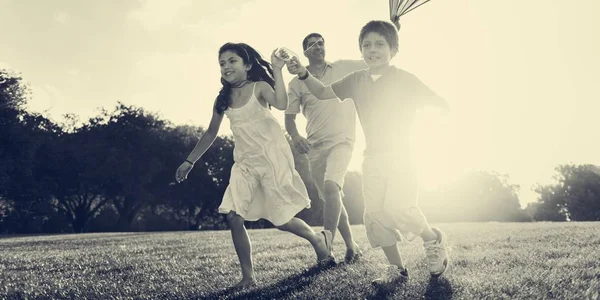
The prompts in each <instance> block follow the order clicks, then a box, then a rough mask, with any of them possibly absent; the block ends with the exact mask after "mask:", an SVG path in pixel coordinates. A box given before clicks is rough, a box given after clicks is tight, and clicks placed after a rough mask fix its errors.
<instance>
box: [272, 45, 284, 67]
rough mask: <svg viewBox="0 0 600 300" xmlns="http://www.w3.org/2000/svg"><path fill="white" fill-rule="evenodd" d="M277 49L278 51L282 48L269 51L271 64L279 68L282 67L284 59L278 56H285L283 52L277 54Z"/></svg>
mask: <svg viewBox="0 0 600 300" xmlns="http://www.w3.org/2000/svg"><path fill="white" fill-rule="evenodd" d="M277 50H279V51H280V52H281V51H282V50H280V48H277V49H275V50H273V53H271V65H273V66H274V67H276V68H278V69H280V70H281V69H282V68H283V65H285V60H283V59H282V58H279V57H283V58H285V57H284V56H282V55H283V53H280V54H279V56H278V54H277Z"/></svg>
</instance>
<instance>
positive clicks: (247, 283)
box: [231, 277, 256, 289]
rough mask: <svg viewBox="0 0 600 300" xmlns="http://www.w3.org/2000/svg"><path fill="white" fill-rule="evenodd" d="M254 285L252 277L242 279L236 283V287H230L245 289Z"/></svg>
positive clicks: (254, 281)
mask: <svg viewBox="0 0 600 300" xmlns="http://www.w3.org/2000/svg"><path fill="white" fill-rule="evenodd" d="M254 285H256V280H254V277H249V278H242V281H240V282H238V283H237V284H236V285H234V286H232V287H231V288H232V289H242V288H245V287H250V286H254Z"/></svg>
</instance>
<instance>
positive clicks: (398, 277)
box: [371, 265, 408, 288]
mask: <svg viewBox="0 0 600 300" xmlns="http://www.w3.org/2000/svg"><path fill="white" fill-rule="evenodd" d="M407 280H408V270H407V269H406V268H404V269H400V267H398V266H396V265H388V266H386V268H385V269H384V270H383V273H382V274H381V277H379V278H377V279H375V280H373V281H372V282H371V284H373V285H375V286H382V287H386V288H391V287H394V286H396V285H399V284H401V283H404V282H406V281H407Z"/></svg>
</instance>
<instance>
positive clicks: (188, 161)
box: [185, 158, 196, 166]
mask: <svg viewBox="0 0 600 300" xmlns="http://www.w3.org/2000/svg"><path fill="white" fill-rule="evenodd" d="M185 162H186V163H188V164H190V165H192V166H193V165H194V164H195V163H196V162H195V161H193V160H191V159H189V158H186V160H185Z"/></svg>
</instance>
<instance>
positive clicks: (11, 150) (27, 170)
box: [0, 70, 62, 233]
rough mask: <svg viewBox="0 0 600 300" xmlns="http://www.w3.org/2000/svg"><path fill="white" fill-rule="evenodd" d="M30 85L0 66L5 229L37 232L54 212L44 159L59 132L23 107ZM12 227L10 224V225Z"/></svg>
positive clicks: (0, 153) (1, 186)
mask: <svg viewBox="0 0 600 300" xmlns="http://www.w3.org/2000/svg"><path fill="white" fill-rule="evenodd" d="M28 97H29V89H28V87H27V85H26V84H24V83H23V82H22V79H21V77H20V76H18V75H15V74H13V73H11V72H9V71H6V70H0V128H1V130H0V145H2V146H1V147H0V198H2V199H3V200H2V202H3V204H2V205H3V207H4V210H3V211H4V214H5V215H4V218H3V219H4V222H3V223H4V224H5V225H3V227H4V230H7V231H11V232H20V233H26V232H38V231H41V230H43V228H44V227H45V226H44V223H45V222H47V221H48V220H49V218H50V217H51V216H52V215H53V211H52V210H51V207H50V206H49V204H48V200H49V194H48V192H47V187H46V184H47V183H48V182H47V181H46V179H47V178H46V176H45V172H44V170H43V168H42V167H41V163H42V162H44V161H45V160H47V159H49V157H48V156H47V155H46V149H47V148H48V147H49V144H50V143H51V142H52V141H53V140H54V139H56V138H57V137H58V136H59V135H60V134H61V132H62V131H61V130H60V128H59V127H58V126H57V125H56V124H54V123H53V122H52V121H50V120H49V119H47V118H45V117H43V116H41V115H39V114H31V113H27V112H26V111H25V110H24V109H23V107H24V105H25V104H26V102H27V100H28ZM8 227H10V228H8Z"/></svg>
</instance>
